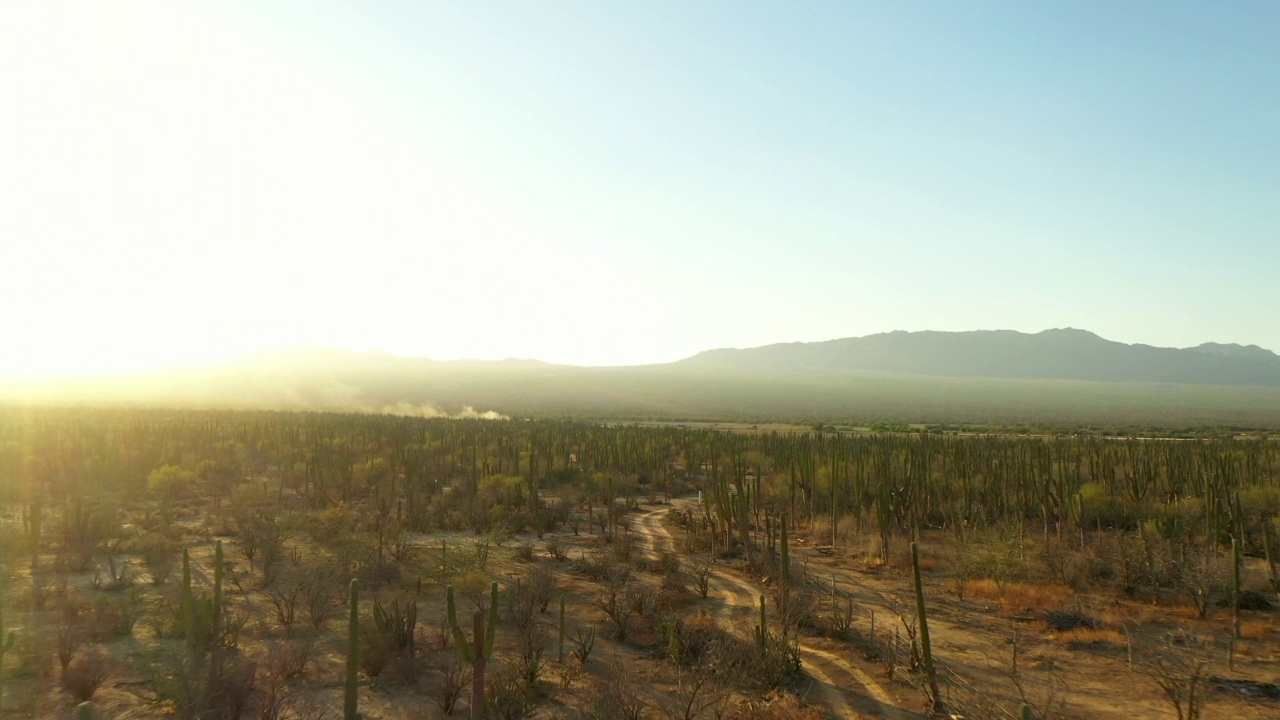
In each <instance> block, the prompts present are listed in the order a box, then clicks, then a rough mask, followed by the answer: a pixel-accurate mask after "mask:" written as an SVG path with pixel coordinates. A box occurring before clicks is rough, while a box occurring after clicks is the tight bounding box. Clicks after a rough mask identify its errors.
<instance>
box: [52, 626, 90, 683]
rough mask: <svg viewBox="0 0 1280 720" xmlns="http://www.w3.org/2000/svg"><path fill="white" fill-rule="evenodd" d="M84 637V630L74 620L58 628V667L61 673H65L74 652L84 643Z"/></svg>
mask: <svg viewBox="0 0 1280 720" xmlns="http://www.w3.org/2000/svg"><path fill="white" fill-rule="evenodd" d="M86 635H87V633H86V631H85V628H84V627H83V626H82V625H80V624H79V623H77V622H75V620H72V621H70V622H68V623H67V624H65V625H63V626H62V627H60V628H58V636H57V643H58V646H57V653H58V666H59V668H60V669H61V670H62V671H63V672H66V670H67V666H68V665H70V664H71V660H72V658H74V657H75V655H76V651H77V650H79V649H80V646H81V645H83V644H84V643H85V640H86V639H87V638H86Z"/></svg>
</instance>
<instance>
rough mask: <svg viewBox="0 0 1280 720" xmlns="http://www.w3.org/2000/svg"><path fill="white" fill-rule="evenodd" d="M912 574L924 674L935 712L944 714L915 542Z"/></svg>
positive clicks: (912, 551)
mask: <svg viewBox="0 0 1280 720" xmlns="http://www.w3.org/2000/svg"><path fill="white" fill-rule="evenodd" d="M911 572H912V574H913V575H914V576H915V585H916V613H917V614H918V615H919V617H920V648H921V651H922V652H923V654H924V658H923V660H924V674H925V678H926V679H927V680H928V681H929V695H930V697H931V698H932V700H933V711H934V712H935V713H941V712H943V706H942V695H941V694H939V693H938V672H937V669H936V668H935V667H934V665H933V650H932V648H931V647H930V645H929V619H928V617H927V616H926V615H925V611H924V586H923V585H922V584H921V583H920V551H919V549H917V548H916V543H915V541H912V543H911Z"/></svg>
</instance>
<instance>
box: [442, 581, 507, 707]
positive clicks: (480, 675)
mask: <svg viewBox="0 0 1280 720" xmlns="http://www.w3.org/2000/svg"><path fill="white" fill-rule="evenodd" d="M446 601H447V603H446V604H447V608H446V612H447V614H448V619H449V629H450V630H452V631H453V642H454V644H455V645H457V647H458V654H459V655H461V656H462V657H463V658H464V659H466V660H469V661H471V718H472V720H484V671H485V665H486V664H487V663H488V661H489V658H491V657H493V637H494V632H495V630H496V629H497V627H498V583H496V582H495V583H493V584H492V585H490V586H489V619H488V623H487V627H486V623H485V617H484V613H481V612H480V611H478V610H477V611H476V614H475V616H474V618H473V622H472V636H473V637H474V642H467V636H466V635H464V634H463V632H462V628H461V627H459V625H458V610H457V603H455V602H454V599H453V586H452V585H450V586H449V588H448V590H447V591H446ZM482 638H483V640H482Z"/></svg>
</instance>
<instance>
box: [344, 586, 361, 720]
mask: <svg viewBox="0 0 1280 720" xmlns="http://www.w3.org/2000/svg"><path fill="white" fill-rule="evenodd" d="M359 667H360V581H359V580H355V579H353V580H352V581H351V616H350V620H349V621H348V625H347V683H346V690H345V693H344V695H343V701H342V718H343V720H358V719H359V717H360V715H359V714H358V713H357V712H356V710H357V702H358V699H359V685H358V679H357V677H356V672H357V671H358V669H359Z"/></svg>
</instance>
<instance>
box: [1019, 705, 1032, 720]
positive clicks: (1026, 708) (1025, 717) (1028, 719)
mask: <svg viewBox="0 0 1280 720" xmlns="http://www.w3.org/2000/svg"><path fill="white" fill-rule="evenodd" d="M1021 717H1022V720H1032V718H1034V717H1035V716H1034V715H1032V714H1031V706H1030V705H1023V706H1022V716H1021Z"/></svg>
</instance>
